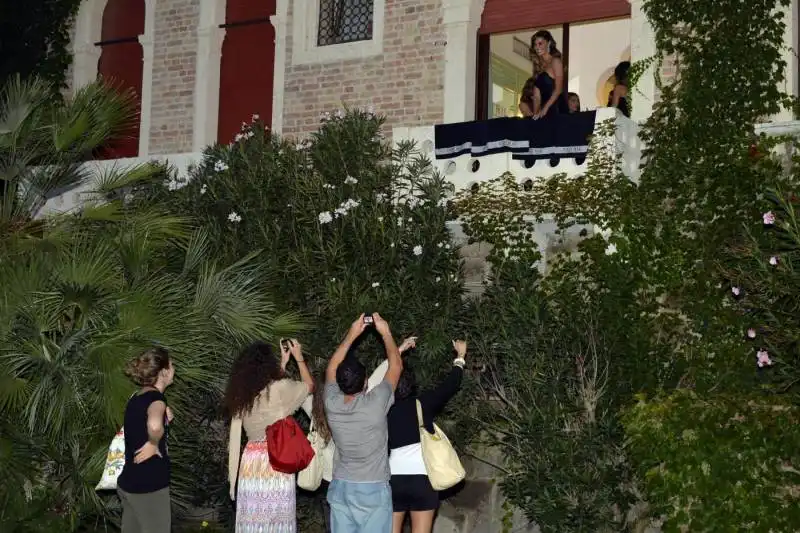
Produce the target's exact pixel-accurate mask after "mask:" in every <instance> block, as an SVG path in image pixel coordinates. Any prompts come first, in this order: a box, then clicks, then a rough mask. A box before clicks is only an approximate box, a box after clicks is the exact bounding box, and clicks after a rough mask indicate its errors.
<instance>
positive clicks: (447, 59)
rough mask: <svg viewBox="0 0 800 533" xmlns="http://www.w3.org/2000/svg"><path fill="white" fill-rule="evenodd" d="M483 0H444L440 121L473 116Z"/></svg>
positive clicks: (449, 121)
mask: <svg viewBox="0 0 800 533" xmlns="http://www.w3.org/2000/svg"><path fill="white" fill-rule="evenodd" d="M484 1H485V0H445V2H444V6H443V7H444V14H443V22H444V28H445V38H446V39H447V42H446V44H445V49H444V121H445V123H451V122H465V121H468V120H474V118H475V84H476V79H477V72H476V63H477V46H478V28H479V27H480V24H481V13H482V12H483V5H484Z"/></svg>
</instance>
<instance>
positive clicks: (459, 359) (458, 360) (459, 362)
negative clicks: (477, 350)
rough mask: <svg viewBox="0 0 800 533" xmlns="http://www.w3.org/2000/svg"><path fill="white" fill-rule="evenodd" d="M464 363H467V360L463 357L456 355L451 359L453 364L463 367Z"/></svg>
mask: <svg viewBox="0 0 800 533" xmlns="http://www.w3.org/2000/svg"><path fill="white" fill-rule="evenodd" d="M466 364H467V361H466V360H465V359H464V358H463V357H456V358H455V359H454V360H453V366H457V367H460V368H464V365H466Z"/></svg>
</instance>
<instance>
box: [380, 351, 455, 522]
mask: <svg viewBox="0 0 800 533" xmlns="http://www.w3.org/2000/svg"><path fill="white" fill-rule="evenodd" d="M414 346H416V344H415V345H414ZM453 348H454V349H455V352H456V358H455V360H454V361H453V368H452V370H451V371H450V373H449V374H447V377H445V379H444V380H443V381H442V382H441V383H440V384H439V385H438V386H437V387H435V388H433V389H431V390H428V391H425V392H423V393H421V394H418V392H417V381H416V377H415V375H414V371H413V368H412V367H411V366H409V365H408V364H406V365H404V368H403V373H402V374H400V381H399V382H398V384H397V390H396V391H395V403H394V405H393V406H392V408H391V409H389V416H388V419H389V454H390V455H389V466H390V468H391V472H392V478H391V486H392V506H393V508H394V516H393V525H392V532H393V533H401V532H402V530H403V522H404V521H405V518H406V515H407V514H409V513H410V514H411V533H431V531H432V530H433V519H434V516H435V514H436V510H437V509H438V508H439V493H438V492H436V491H435V490H434V489H433V487H432V486H431V482H430V481H429V480H428V473H427V471H426V469H425V461H424V460H423V458H422V446H421V444H420V434H419V433H420V430H421V428H420V425H419V421H418V419H417V402H419V403H420V406H421V408H422V420H423V423H424V426H425V429H426V430H427V431H429V432H433V422H434V419H435V418H436V417H437V416H438V415H439V414H440V413H441V412H442V410H443V409H444V407H445V406H446V405H447V402H448V401H450V399H451V398H452V397H453V396H454V395H455V394H456V393H457V392H458V391H459V390H460V388H461V381H462V379H463V377H464V365H465V360H464V357H465V356H466V354H467V343H466V342H464V341H461V340H456V341H453Z"/></svg>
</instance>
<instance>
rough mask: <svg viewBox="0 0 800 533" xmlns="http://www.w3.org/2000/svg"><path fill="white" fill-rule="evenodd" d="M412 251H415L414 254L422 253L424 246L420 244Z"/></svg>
mask: <svg viewBox="0 0 800 533" xmlns="http://www.w3.org/2000/svg"><path fill="white" fill-rule="evenodd" d="M412 251H413V252H414V255H422V246H420V245H419V244H418V245H416V246H415V247H414V249H413V250H412Z"/></svg>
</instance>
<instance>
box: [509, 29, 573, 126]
mask: <svg viewBox="0 0 800 533" xmlns="http://www.w3.org/2000/svg"><path fill="white" fill-rule="evenodd" d="M531 51H532V52H533V76H531V78H530V79H529V80H528V82H526V84H525V86H526V88H529V86H532V88H533V90H532V91H531V90H528V92H527V94H526V91H525V90H523V94H522V98H520V104H519V108H520V111H521V112H522V114H523V116H526V117H530V118H533V119H539V118H542V117H552V116H554V115H557V114H559V113H561V112H565V111H566V106H567V103H566V93H565V91H564V65H563V64H562V62H561V52H559V51H558V48H557V47H556V41H555V39H553V35H552V34H551V33H550V32H549V31H546V30H541V31H537V32H536V33H534V34H533V37H531Z"/></svg>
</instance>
